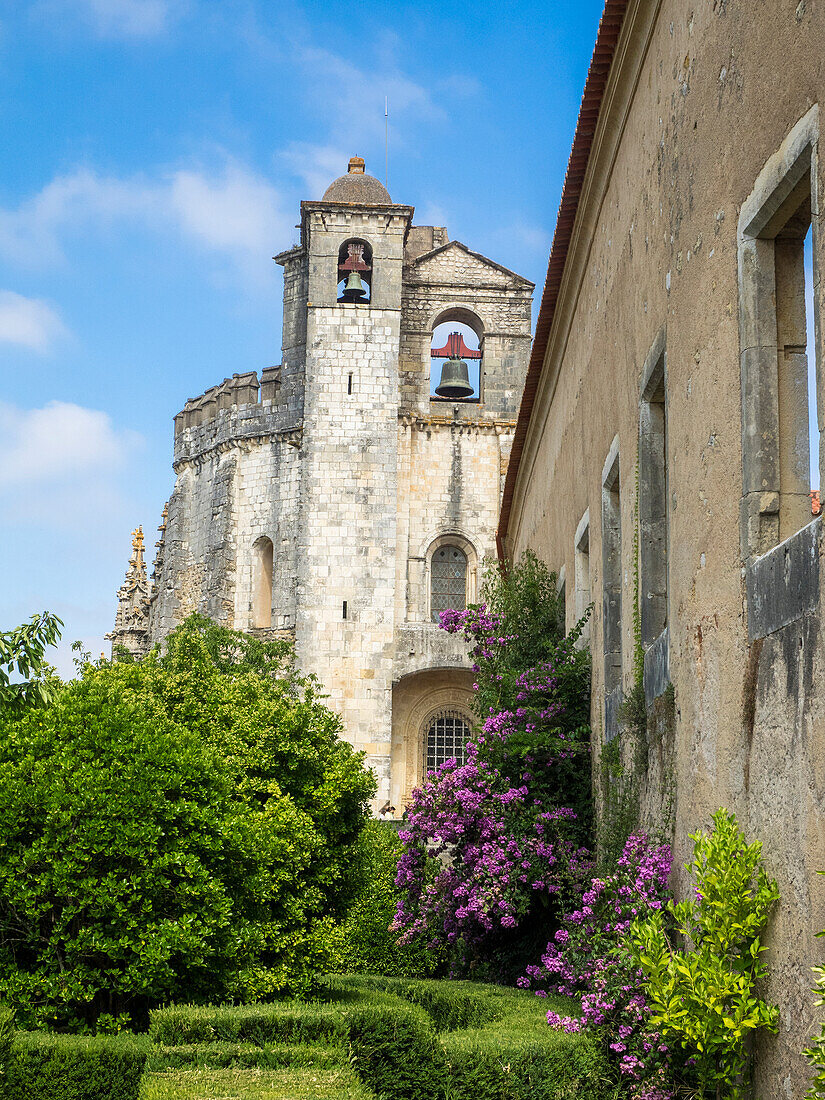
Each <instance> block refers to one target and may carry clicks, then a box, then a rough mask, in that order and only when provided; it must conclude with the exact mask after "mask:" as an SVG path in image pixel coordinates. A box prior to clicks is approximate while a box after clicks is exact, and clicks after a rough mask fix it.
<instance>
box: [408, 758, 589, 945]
mask: <svg viewBox="0 0 825 1100" xmlns="http://www.w3.org/2000/svg"><path fill="white" fill-rule="evenodd" d="M530 780H531V776H530V774H529V772H525V773H524V777H523V781H522V782H520V783H519V784H518V785H514V784H512V783H511V782H510V781H509V780H507V779H506V778H505V777H504V776H503V775H502V773H501V771H500V770H498V769H497V768H496V767H495V766H494V765H493V764H491V763H490V762H489V761H487V760H486V759H484V756H483V755H482V753H481V752H480V749H479V746H478V745H476V744H475V743H473V742H470V744H469V745H468V746H467V762H466V764H464V765H459V764H458V763H457V762H456V761H455V760H448V761H447V762H446V763H445V764H443V765H442V766H441V767H440V768H439V769H438V771H437V772H436V773H434V774H433V775H431V776H429V777H428V779H427V781H426V782H425V783H424V784H423V786H422V787H420V788H419V789H417V790H416V791H414V793H413V799H412V805H411V806H410V808H409V813H408V819H407V827H406V829H404V830H402V831H401V833H400V834H399V836H400V838H401V841H402V843H403V845H404V850H403V852H402V855H401V859H400V860H399V863H398V872H397V877H396V885H397V886H399V887H400V889H401V891H402V898H401V901H400V902H399V904H398V908H397V912H396V917H395V922H394V927H395V928H396V930H398V931H401V932H402V940H409V939H411V938H412V937H413V936H415V935H418V934H421V933H426V934H427V935H428V936H429V937H430V938H431V939H432V941H433V942H438V943H442V944H447V945H453V944H456V943H457V942H458V941H461V942H463V943H472V942H475V941H478V940H479V939H481V938H483V937H484V936H485V935H486V934H488V933H490V932H492V931H494V930H496V929H498V928H515V927H516V925H517V924H518V922H519V920H520V919H521V917H522V916H523V915H524V913H525V912H526V910H527V908H529V905H530V900H531V893H532V892H536V891H538V892H541V893H544V894H548V895H552V894H554V893H556V892H557V891H558V889H559V886H560V882H561V881H562V880H564V881H567V879H568V878H569V876H571V875H572V876H573V877H575V878H579V879H580V878H581V877H582V876H583V875H584V874H585V872H586V870H587V868H589V866H590V863H589V853H587V852H586V851H585V850H584V849H580V848H578V847H577V846H576V845H575V844H573V843H572V842H570V841H569V840H568V839H566V838H565V837H564V835H563V832H564V826H565V823H567V822H570V821H574V820H575V818H576V815H575V813H574V812H573V811H572V810H569V809H567V808H564V807H562V808H560V809H555V810H552V811H544V810H543V808H542V807H541V806H539V807H536V806H535V805H534V804H533V803H534V800H532V799H531V798H530Z"/></svg>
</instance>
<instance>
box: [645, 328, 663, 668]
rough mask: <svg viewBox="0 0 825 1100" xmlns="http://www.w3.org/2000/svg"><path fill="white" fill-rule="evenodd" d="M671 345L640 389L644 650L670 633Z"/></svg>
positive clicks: (654, 351) (650, 366)
mask: <svg viewBox="0 0 825 1100" xmlns="http://www.w3.org/2000/svg"><path fill="white" fill-rule="evenodd" d="M667 445H668V437H667V345H666V337H665V332H664V330H662V331H661V332H660V333H659V334H658V335H657V337H656V339H655V341H654V342H653V345H652V347H651V349H650V351H649V352H648V355H647V358H646V360H645V364H644V367H643V368H642V376H641V382H640V385H639V590H640V597H641V599H640V603H641V607H640V609H639V612H640V619H641V633H642V638H641V640H642V645H643V646H644V647H645V649H648V648H649V647H650V646H651V645H653V644H654V643H655V642H656V640H657V639H658V637H659V635H660V634H661V633H662V632H663V631H664V630H666V629H667V624H668V619H669V616H668V610H669V609H668V598H669V596H668V593H669V584H668V570H669V559H670V554H669V550H670V547H669V534H670V509H669V507H668V491H669V489H668V460H667Z"/></svg>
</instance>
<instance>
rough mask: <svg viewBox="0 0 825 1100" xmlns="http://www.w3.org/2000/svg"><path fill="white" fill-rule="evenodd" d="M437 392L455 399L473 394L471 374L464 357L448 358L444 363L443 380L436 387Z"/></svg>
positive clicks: (440, 395)
mask: <svg viewBox="0 0 825 1100" xmlns="http://www.w3.org/2000/svg"><path fill="white" fill-rule="evenodd" d="M435 392H436V393H437V394H438V396H439V397H451V398H452V399H453V400H454V401H459V400H461V399H462V398H464V397H470V396H471V395H472V393H473V387H472V386H471V385H470V374H469V371H468V370H467V364H466V363H465V362H464V360H463V359H448V360H447V361H446V362H445V363H444V366H443V367H442V368H441V381H440V382H439V383H438V385H437V386H436V387H435Z"/></svg>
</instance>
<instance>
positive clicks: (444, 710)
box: [418, 703, 473, 782]
mask: <svg viewBox="0 0 825 1100" xmlns="http://www.w3.org/2000/svg"><path fill="white" fill-rule="evenodd" d="M441 717H451V718H458V719H460V720H461V721H462V722H464V724H465V725H466V727H467V740H468V741H469V740H470V737H471V736H472V732H473V718H472V715H471V714H470V713H469V712H468V711H466V710H464V708H463V707H461V706H458V705H454V704H452V703H448V704H447V705H446V706H444V705H442V706H439V707H432V708H431V709H430V710H429V711H428V713H427V717H426V718H425V719H424V721H423V722H422V723H421V730H420V736H419V739H418V740H419V746H420V749H419V751H420V753H421V756H420V759H421V767H420V769H419V774H420V775H421V781H422V782H423V781H424V779H426V777H427V775H428V774H430V773H428V772H427V756H428V745H429V736H430V727H431V726H432V724H433V722H435V721H436V720H437V719H438V718H441Z"/></svg>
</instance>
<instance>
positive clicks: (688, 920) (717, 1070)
mask: <svg viewBox="0 0 825 1100" xmlns="http://www.w3.org/2000/svg"><path fill="white" fill-rule="evenodd" d="M691 839H692V840H693V841H694V852H693V859H692V861H691V862H690V863H689V864H686V869H687V870H688V871H691V872H692V873H693V876H694V879H695V885H694V889H693V893H694V896H693V897H692V898H688V899H687V900H685V901H683V902H680V903H679V904H678V905H676V904H674V903H672V902H671V903H669V905H668V906H667V912H666V913H663V912H661V911H658V912H657V911H651V912H649V913H648V914H647V916H646V917H645V918H644V919H640V920H639V921H638V922H637V923H636V924H635V925H634V926H633V927H632V929H631V936H630V938H631V942H632V947H633V951H634V956H635V958H636V960H637V962H638V965H639V967H640V969H641V970H642V972H643V973H644V976H645V979H646V990H647V997H648V999H649V1002H650V1009H651V1023H652V1024H653V1025H654V1026H655V1027H657V1028H658V1029H659V1031H661V1033H662V1037H663V1038H664V1040H665V1041H666V1042H667V1043H670V1044H672V1045H674V1046H675V1047H676V1048H677V1050H679V1051H681V1053H682V1060H683V1064H682V1066H681V1067H680V1068H681V1069H682V1071H683V1073H684V1072H686V1073H687V1076H688V1077H692V1076H694V1074H695V1078H696V1080H697V1081H698V1085H699V1089H700V1094H701V1095H702V1096H711V1095H712V1096H714V1097H716V1098H717V1100H740V1098H742V1097H744V1095H745V1088H744V1086H743V1082H742V1078H743V1074H744V1072H745V1070H746V1067H747V1061H748V1046H747V1042H748V1039H749V1038H750V1036H751V1035H752V1033H753V1032H754V1031H756V1030H758V1029H759V1028H765V1029H767V1030H768V1031H776V1030H777V1022H778V1016H779V1013H778V1009H776V1008H775V1007H773V1006H771V1005H767V1004H766V1003H765V1002H764V1001H762V1000H760V999H759V998H758V997H756V996H754V992H753V989H754V984H755V983H756V982H757V981H758V980H759V979H761V978H763V977H764V976H765V974H766V973H767V967H766V966H765V965H764V964H763V963H762V961H761V956H762V953H763V952H764V951H765V950H766V949H765V948H764V947H763V946H762V944H761V942H760V933H761V931H762V929H763V928H764V927H765V923H766V922H767V919H768V915H769V913H770V910H771V908H772V907H773V905H774V904H775V902H776V901H777V900H778V899H779V890H778V888H777V885H776V883H775V882H773V881H772V880H771V879H769V878H768V876H767V874H766V872H765V869H764V867H763V866H762V860H761V852H762V845H761V843H760V842H759V841H757V842H755V843H753V844H746V843H745V838H744V836H743V835H742V832H741V831H740V829H739V826H738V824H737V821H736V817H735V816H734V815H733V814H731V813H728V811H727V810H724V809H720V810H717V812H716V813H715V814H714V815H713V831H712V832H711V833H710V834H709V835H708V834H705V833H701V832H699V833H696V834H694V835H692V836H691ZM666 915H670V916H672V918H673V921H674V922H675V933H676V936H679V937H685V944H686V945H685V946H684V947H682V946H680V944H679V943H678V942H677V940H676V936H674V934H673V932H671V931H670V929H669V927H668V925H667V923H666V921H665V917H666Z"/></svg>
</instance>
